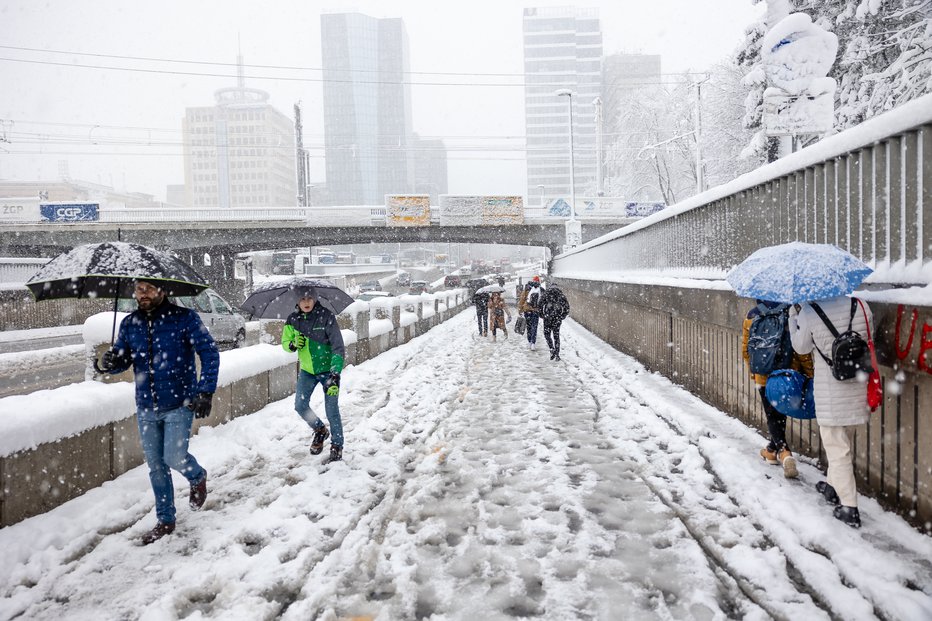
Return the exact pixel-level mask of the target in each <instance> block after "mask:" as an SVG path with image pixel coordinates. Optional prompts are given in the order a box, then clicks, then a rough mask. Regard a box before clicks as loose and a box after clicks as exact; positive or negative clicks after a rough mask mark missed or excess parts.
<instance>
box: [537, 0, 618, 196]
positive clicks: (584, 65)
mask: <svg viewBox="0 0 932 621" xmlns="http://www.w3.org/2000/svg"><path fill="white" fill-rule="evenodd" d="M524 74H525V84H526V86H525V89H524V102H525V103H524V109H525V133H526V136H527V184H528V204H530V205H534V204H537V203H538V202H539V201H540V198H541V195H542V194H543V195H546V196H564V197H569V195H570V157H569V143H570V128H569V105H570V100H571V101H572V105H573V136H572V137H573V142H574V149H573V152H574V155H575V173H576V175H575V177H576V179H575V182H576V194H577V196H583V195H586V194H590V195H591V194H595V190H596V188H595V186H596V124H595V123H596V119H595V110H596V107H595V105H594V103H593V102H594V100H595V99H596V98H597V97H599V96H600V95H601V90H602V32H601V30H600V28H599V13H598V9H581V8H572V7H546V8H526V9H524ZM559 89H569V90H570V91H572V97H571V98H568V97H560V96H557V95H556V94H554V92H555V91H557V90H559Z"/></svg>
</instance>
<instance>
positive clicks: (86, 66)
mask: <svg viewBox="0 0 932 621" xmlns="http://www.w3.org/2000/svg"><path fill="white" fill-rule="evenodd" d="M0 61H3V62H13V63H28V64H33V65H49V66H54V67H79V68H84V69H103V70H107V71H124V72H130V73H149V74H160V75H184V76H197V77H208V78H228V79H231V80H235V79H238V78H239V76H238V75H236V74H228V73H207V72H201V71H172V70H168V69H145V68H140V67H113V66H106V65H91V64H86V63H66V62H56V61H51V60H30V59H25V58H2V57H0ZM477 75H480V74H477ZM530 75H534V74H530ZM525 77H527V76H525ZM243 78H244V79H249V80H271V81H276V80H278V81H282V82H320V83H331V84H374V85H390V86H472V87H476V86H479V87H508V88H526V87H547V88H556V87H565V86H566V85H567V82H566V81H562V82H530V83H525V82H513V83H509V82H501V83H496V82H412V81H406V80H402V81H395V80H354V79H334V78H300V77H290V76H262V75H247V76H243ZM663 84H677V82H662V81H656V82H625V86H638V85H644V86H647V85H654V86H656V85H663Z"/></svg>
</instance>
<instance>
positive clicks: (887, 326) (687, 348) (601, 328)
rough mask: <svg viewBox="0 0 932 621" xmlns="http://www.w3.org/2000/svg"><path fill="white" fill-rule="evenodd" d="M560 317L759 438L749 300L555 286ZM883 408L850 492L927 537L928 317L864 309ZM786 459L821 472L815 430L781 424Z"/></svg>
mask: <svg viewBox="0 0 932 621" xmlns="http://www.w3.org/2000/svg"><path fill="white" fill-rule="evenodd" d="M560 283H561V285H563V291H564V292H565V293H566V296H567V298H568V299H569V301H570V306H571V312H570V316H571V317H572V318H573V319H575V320H576V321H578V322H579V323H580V324H582V325H583V326H585V327H586V328H588V329H589V330H590V331H592V332H593V333H595V334H596V335H598V336H599V337H600V338H602V339H603V340H605V341H607V342H608V343H610V344H611V345H612V346H613V347H615V348H616V349H618V350H620V351H623V352H625V353H627V354H629V355H631V356H633V357H634V358H637V359H638V360H639V361H641V362H642V363H643V364H644V366H646V367H647V368H648V369H650V370H652V371H656V372H658V373H661V374H663V375H665V376H667V377H669V378H670V379H672V380H673V381H674V382H676V383H677V384H680V385H682V386H683V387H684V388H686V389H687V390H689V391H690V392H693V393H694V394H696V395H697V396H699V397H700V398H701V399H703V400H704V401H706V402H707V403H710V404H711V405H714V406H715V407H717V408H719V409H721V410H722V411H724V412H727V413H729V414H732V415H733V416H735V417H736V418H739V419H741V420H742V421H744V422H746V423H747V424H749V425H751V426H753V427H756V428H757V429H759V430H760V431H761V433H763V434H764V435H765V436H766V435H767V423H766V415H765V414H764V411H763V407H762V406H761V402H760V397H759V395H758V393H757V386H756V385H755V384H754V382H753V381H752V379H751V377H750V375H749V374H748V371H747V368H746V366H745V363H744V359H743V357H742V355H741V328H742V323H743V320H744V317H745V315H746V313H747V311H748V309H750V308H751V307H752V306H753V305H754V301H753V300H748V299H744V298H739V297H738V296H736V295H735V294H734V293H733V292H732V291H730V290H716V289H688V288H681V287H667V286H656V285H642V284H620V283H609V282H601V281H588V280H571V279H561V280H560ZM871 310H872V311H873V313H874V325H875V334H874V339H875V341H876V346H877V354H878V358H879V360H880V363H881V375H882V379H883V382H884V388H885V390H884V402H883V403H882V404H881V407H880V408H879V409H878V410H877V411H876V412H874V413H873V414H872V415H871V419H870V423H869V424H868V425H867V426H865V427H863V428H861V429H859V430H858V431H857V433H856V434H855V454H854V466H855V475H856V476H857V477H858V491H859V492H862V493H865V494H868V495H870V496H873V497H875V498H876V499H877V500H878V501H880V502H881V503H882V504H884V505H885V506H886V507H888V508H890V509H893V510H895V511H897V512H898V513H900V514H902V515H903V516H904V517H905V518H906V519H907V520H909V521H910V522H911V523H913V524H915V525H916V526H917V527H919V528H921V529H924V530H926V531H928V532H932V308H930V307H908V306H907V305H904V304H889V303H880V302H871ZM787 440H788V442H789V444H790V446H791V448H792V450H793V451H794V452H796V453H800V454H803V455H807V456H809V457H812V458H814V459H817V460H819V463H820V465H821V467H822V468H823V469H824V468H826V467H827V462H826V459H825V454H824V451H823V450H822V443H821V439H820V436H819V429H818V423H817V421H815V420H813V421H802V420H796V419H787Z"/></svg>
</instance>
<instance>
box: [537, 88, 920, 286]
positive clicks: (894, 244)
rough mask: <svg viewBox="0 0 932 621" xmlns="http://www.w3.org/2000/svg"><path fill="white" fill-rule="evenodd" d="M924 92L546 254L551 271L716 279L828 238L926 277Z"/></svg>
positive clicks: (888, 278)
mask: <svg viewBox="0 0 932 621" xmlns="http://www.w3.org/2000/svg"><path fill="white" fill-rule="evenodd" d="M930 235H932V95H926V96H925V97H922V98H920V99H917V100H914V101H912V102H910V103H908V104H906V105H904V106H902V107H900V108H898V109H896V110H893V111H891V112H888V113H886V114H883V115H880V116H878V117H876V118H874V119H871V120H869V121H866V122H865V123H862V124H861V125H859V126H857V127H854V128H852V129H849V130H847V131H845V132H842V133H840V134H837V135H835V136H832V137H830V138H826V139H825V140H822V141H821V142H819V143H817V144H815V145H813V146H811V147H808V148H806V149H803V150H802V151H799V152H798V153H794V154H792V155H790V156H787V157H785V158H783V159H780V160H778V161H776V162H774V163H772V164H768V165H767V166H764V167H762V168H759V169H757V170H755V171H752V172H750V173H748V174H746V175H743V176H741V177H738V178H737V179H735V180H734V181H732V182H731V183H727V184H725V185H722V186H718V187H716V188H712V189H710V190H708V191H707V192H704V193H702V194H700V195H698V196H694V197H692V198H690V199H688V200H686V201H684V202H682V203H679V204H677V205H674V206H671V207H668V208H667V209H665V210H663V211H661V212H660V213H658V214H655V215H653V216H649V217H647V218H644V219H643V220H641V221H639V222H637V223H635V224H632V225H629V226H626V227H624V228H622V229H620V230H619V231H617V232H614V233H610V234H609V235H605V236H603V237H601V238H599V239H596V240H593V241H591V242H588V243H586V244H583V245H582V246H580V247H579V248H576V249H574V250H572V251H570V252H568V253H565V254H563V255H561V256H559V257H557V258H556V259H555V261H554V273H555V274H556V275H560V274H563V275H569V274H572V273H577V274H579V273H582V272H585V273H587V274H589V275H590V276H595V275H596V274H598V273H607V272H617V271H626V272H632V271H639V270H663V273H664V274H665V275H668V276H693V277H702V278H723V277H724V275H725V273H726V272H727V271H728V270H729V269H730V268H731V267H732V266H734V265H736V264H738V263H740V262H741V261H742V260H744V259H745V258H746V257H747V256H748V255H749V254H751V253H752V252H753V251H755V250H757V249H758V248H761V247H764V246H770V245H774V244H779V243H784V242H790V241H804V242H813V243H831V244H835V245H837V246H839V247H841V248H844V249H846V250H848V251H850V252H851V253H852V254H854V255H855V256H857V257H858V258H860V259H861V260H862V261H864V262H865V263H867V264H868V265H870V266H871V267H873V268H874V269H875V271H876V273H875V274H874V275H872V277H871V278H870V279H869V282H887V283H906V284H919V283H924V282H927V279H928V276H927V274H926V272H928V269H927V268H928V266H929V265H930V262H932V248H930V244H929V237H930Z"/></svg>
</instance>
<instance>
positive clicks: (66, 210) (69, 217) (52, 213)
mask: <svg viewBox="0 0 932 621" xmlns="http://www.w3.org/2000/svg"><path fill="white" fill-rule="evenodd" d="M39 211H40V213H41V215H42V219H43V220H45V221H47V222H89V221H95V220H98V219H99V211H100V205H99V204H98V203H43V204H41V205H39Z"/></svg>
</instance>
